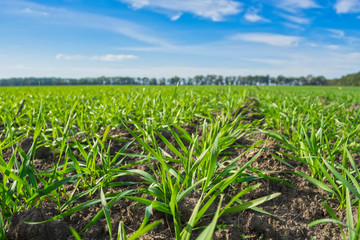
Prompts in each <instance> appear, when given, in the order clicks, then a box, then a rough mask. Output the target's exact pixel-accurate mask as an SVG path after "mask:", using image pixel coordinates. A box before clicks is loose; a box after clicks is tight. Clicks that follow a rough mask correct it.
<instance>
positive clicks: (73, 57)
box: [55, 53, 86, 60]
mask: <svg viewBox="0 0 360 240" xmlns="http://www.w3.org/2000/svg"><path fill="white" fill-rule="evenodd" d="M55 58H56V59H57V60H80V59H84V58H86V57H85V56H82V55H66V54H62V53H59V54H57V55H56V56H55Z"/></svg>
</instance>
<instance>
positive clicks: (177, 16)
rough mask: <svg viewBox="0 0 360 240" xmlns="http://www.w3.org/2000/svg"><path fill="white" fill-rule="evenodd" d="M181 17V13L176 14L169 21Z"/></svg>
mask: <svg viewBox="0 0 360 240" xmlns="http://www.w3.org/2000/svg"><path fill="white" fill-rule="evenodd" d="M181 15H182V13H178V14H176V15H174V16H172V17H171V18H170V19H171V21H176V20H178V19H179V18H180V17H181Z"/></svg>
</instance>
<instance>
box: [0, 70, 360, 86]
mask: <svg viewBox="0 0 360 240" xmlns="http://www.w3.org/2000/svg"><path fill="white" fill-rule="evenodd" d="M176 84H179V85H230V84H231V85H289V86H290V85H291V86H295V85H351V86H359V85H360V72H359V73H356V74H349V75H346V76H344V77H341V78H340V79H332V80H330V79H326V78H325V77H323V76H312V75H308V76H306V77H285V76H283V75H279V76H277V77H270V76H269V75H266V76H262V75H254V76H251V75H249V76H225V77H224V76H222V75H206V76H204V75H198V76H195V77H192V78H181V77H177V76H175V77H171V78H147V77H142V78H140V77H137V78H134V77H104V76H102V77H97V78H80V79H74V78H56V77H45V78H39V77H26V78H6V79H0V86H55V85H176Z"/></svg>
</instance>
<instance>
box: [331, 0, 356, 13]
mask: <svg viewBox="0 0 360 240" xmlns="http://www.w3.org/2000/svg"><path fill="white" fill-rule="evenodd" d="M334 8H335V11H336V13H337V14H341V13H354V12H360V0H337V1H336V3H335V6H334Z"/></svg>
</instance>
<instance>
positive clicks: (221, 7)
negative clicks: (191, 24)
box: [119, 0, 242, 21]
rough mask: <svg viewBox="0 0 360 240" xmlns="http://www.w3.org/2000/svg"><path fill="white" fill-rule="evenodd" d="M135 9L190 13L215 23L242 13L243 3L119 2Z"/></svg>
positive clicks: (194, 0) (227, 0) (210, 0)
mask: <svg viewBox="0 0 360 240" xmlns="http://www.w3.org/2000/svg"><path fill="white" fill-rule="evenodd" d="M119 1H121V2H124V3H127V4H130V5H131V6H132V7H133V8H136V9H139V8H144V7H148V8H153V9H162V10H167V11H175V12H188V13H191V14H194V15H196V16H199V17H202V18H209V19H211V20H213V21H222V20H224V17H226V16H228V15H234V14H237V13H239V12H241V6H242V3H240V2H237V1H234V0H181V1H179V0H119Z"/></svg>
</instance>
